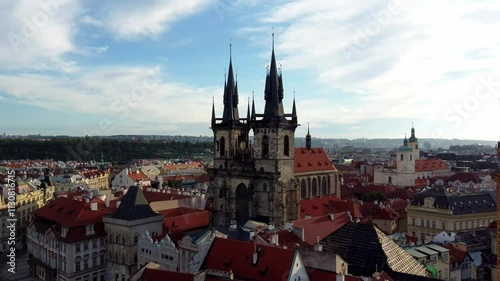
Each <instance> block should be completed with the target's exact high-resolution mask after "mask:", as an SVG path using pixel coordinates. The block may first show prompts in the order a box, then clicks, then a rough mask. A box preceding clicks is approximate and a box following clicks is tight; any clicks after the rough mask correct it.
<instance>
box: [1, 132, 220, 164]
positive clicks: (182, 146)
mask: <svg viewBox="0 0 500 281" xmlns="http://www.w3.org/2000/svg"><path fill="white" fill-rule="evenodd" d="M212 149H213V143H211V142H195V143H193V142H175V141H169V142H165V141H131V140H113V139H107V138H97V137H81V138H55V139H51V140H45V141H39V140H30V139H23V140H19V139H2V140H0V160H19V159H52V160H57V161H82V162H83V161H96V162H99V161H100V160H101V155H102V157H103V159H104V161H105V162H123V161H129V160H132V159H151V158H180V157H193V156H199V155H204V154H210V153H211V152H210V151H211V150H212Z"/></svg>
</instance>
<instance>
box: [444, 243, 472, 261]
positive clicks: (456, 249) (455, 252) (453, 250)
mask: <svg viewBox="0 0 500 281" xmlns="http://www.w3.org/2000/svg"><path fill="white" fill-rule="evenodd" d="M444 247H445V248H446V249H449V250H450V263H455V262H457V263H458V264H461V263H462V262H463V261H464V258H465V256H466V255H467V246H466V245H460V244H457V243H448V244H446V245H444Z"/></svg>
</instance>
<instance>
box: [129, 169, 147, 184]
mask: <svg viewBox="0 0 500 281" xmlns="http://www.w3.org/2000/svg"><path fill="white" fill-rule="evenodd" d="M128 177H129V178H130V179H131V180H133V181H149V178H148V176H146V174H144V172H143V171H141V170H137V171H129V173H128Z"/></svg>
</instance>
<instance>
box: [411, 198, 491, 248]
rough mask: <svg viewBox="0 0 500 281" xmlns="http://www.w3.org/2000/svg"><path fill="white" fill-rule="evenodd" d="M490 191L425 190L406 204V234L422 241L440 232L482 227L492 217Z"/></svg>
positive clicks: (485, 225)
mask: <svg viewBox="0 0 500 281" xmlns="http://www.w3.org/2000/svg"><path fill="white" fill-rule="evenodd" d="M493 196H494V195H491V194H490V193H473V194H456V193H454V194H450V193H447V192H445V191H443V190H427V191H424V192H421V193H419V194H417V195H416V196H415V199H414V200H413V201H412V202H411V204H410V205H408V208H407V213H408V233H409V234H411V235H412V236H415V237H417V238H419V239H420V240H421V241H423V242H426V241H430V240H432V238H433V237H434V236H435V235H436V234H438V233H440V232H442V231H446V232H463V231H472V230H475V229H482V228H485V227H487V226H488V225H489V224H490V223H491V222H492V221H494V220H495V219H496V202H495V199H494V198H493Z"/></svg>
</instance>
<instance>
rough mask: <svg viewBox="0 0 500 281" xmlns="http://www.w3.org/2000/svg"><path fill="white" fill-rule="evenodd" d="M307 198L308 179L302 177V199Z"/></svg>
mask: <svg viewBox="0 0 500 281" xmlns="http://www.w3.org/2000/svg"><path fill="white" fill-rule="evenodd" d="M306 198H307V185H306V180H305V179H302V181H301V182H300V199H306Z"/></svg>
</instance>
